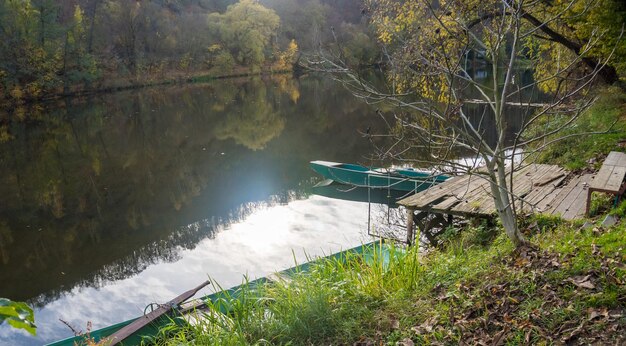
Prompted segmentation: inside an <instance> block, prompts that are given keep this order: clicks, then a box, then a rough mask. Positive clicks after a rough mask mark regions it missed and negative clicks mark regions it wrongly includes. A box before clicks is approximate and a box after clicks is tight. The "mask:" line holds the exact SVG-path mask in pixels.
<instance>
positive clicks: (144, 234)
mask: <svg viewBox="0 0 626 346" xmlns="http://www.w3.org/2000/svg"><path fill="white" fill-rule="evenodd" d="M26 113H27V114H29V115H28V116H26V117H22V119H24V120H15V121H13V120H12V121H8V119H16V118H15V117H14V116H13V114H0V120H2V119H5V120H7V121H6V123H8V124H9V125H8V131H9V133H10V134H11V136H12V139H10V140H9V141H5V142H3V143H0V167H1V168H0V196H2V203H0V220H2V221H1V222H0V282H3V283H11V284H9V285H7V284H3V285H2V286H1V287H0V296H5V297H10V298H12V299H16V300H29V301H30V302H31V303H33V304H35V305H36V306H43V305H46V304H47V303H49V302H51V301H53V300H56V299H57V298H58V297H59V296H61V295H63V294H64V293H65V292H68V291H70V290H71V289H72V288H74V287H100V286H102V285H105V284H106V283H107V282H110V281H111V280H120V279H123V278H127V277H130V276H133V275H136V274H137V273H139V272H141V271H143V270H144V269H145V268H147V267H148V266H149V265H151V264H153V263H156V262H158V261H175V260H177V258H178V257H177V256H178V253H179V251H180V249H192V248H194V246H195V245H196V244H197V243H198V242H199V241H200V240H202V239H205V238H207V237H208V238H211V237H212V236H213V235H214V234H215V232H218V231H220V230H222V229H224V228H225V227H228V225H229V224H230V223H232V222H235V221H237V220H241V219H242V218H245V217H246V216H247V215H249V214H250V213H252V212H253V211H254V210H255V208H258V207H260V206H267V205H272V204H275V203H287V202H289V201H291V200H294V199H301V198H305V196H306V194H307V192H306V189H307V188H308V187H310V186H311V185H312V182H313V181H312V179H311V177H312V176H313V173H312V172H311V171H310V170H309V168H308V161H310V160H313V159H319V158H324V159H328V160H337V161H347V162H358V161H362V160H363V157H364V155H366V154H367V153H369V152H370V150H371V144H370V142H369V139H366V138H363V137H361V136H360V135H359V134H358V133H357V130H361V131H363V130H364V129H365V128H367V127H372V128H375V129H376V128H379V129H380V130H381V131H384V128H383V125H382V123H381V119H379V118H378V117H377V116H373V111H372V110H371V109H370V108H368V107H367V106H364V105H363V104H361V103H360V102H358V101H357V100H355V99H354V98H353V97H351V96H350V95H349V94H348V93H347V92H346V91H345V90H343V89H342V88H341V87H340V86H338V85H336V84H335V83H334V82H332V81H330V80H327V79H318V78H304V79H301V80H293V79H290V78H287V77H286V76H280V77H279V78H278V79H277V80H271V79H253V80H250V79H245V80H228V81H216V82H214V83H206V84H195V85H185V86H175V87H163V88H150V89H145V90H140V91H127V92H119V93H115V94H110V95H101V96H98V97H91V98H86V99H72V100H69V99H68V100H67V101H64V102H62V103H60V104H56V105H47V106H45V107H43V108H42V107H40V106H38V107H33V108H32V109H29V110H28V111H26ZM368 114H370V115H372V116H368Z"/></svg>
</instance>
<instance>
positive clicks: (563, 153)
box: [538, 87, 626, 170]
mask: <svg viewBox="0 0 626 346" xmlns="http://www.w3.org/2000/svg"><path fill="white" fill-rule="evenodd" d="M611 124H614V125H613V127H612V128H610V131H609V132H608V133H606V134H600V135H598V134H595V135H585V136H574V137H570V138H568V139H566V140H563V141H559V142H556V143H554V144H553V145H550V146H549V147H547V148H546V149H545V150H543V151H542V152H541V153H540V154H539V156H538V161H539V162H541V163H551V164H558V165H561V166H564V167H566V168H568V169H571V170H577V169H582V168H584V167H586V166H587V161H588V160H589V159H591V158H595V157H598V156H599V155H606V154H608V153H609V152H610V151H612V150H618V151H624V148H622V147H620V146H619V145H618V143H619V142H620V141H621V140H624V139H625V138H626V94H625V93H624V92H623V91H622V90H621V89H619V88H617V87H612V88H607V89H606V90H603V91H602V92H601V93H600V95H599V98H598V100H597V101H596V102H595V104H594V105H593V106H591V107H590V108H589V109H588V110H587V111H586V112H584V113H583V114H582V115H581V116H580V117H579V118H578V119H577V120H576V123H575V126H574V127H573V128H570V129H567V130H566V131H564V133H563V134H574V133H581V132H592V131H598V132H601V131H606V130H608V129H609V125H611Z"/></svg>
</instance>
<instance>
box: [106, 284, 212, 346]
mask: <svg viewBox="0 0 626 346" xmlns="http://www.w3.org/2000/svg"><path fill="white" fill-rule="evenodd" d="M209 283H210V281H205V282H203V283H201V284H200V285H198V286H197V287H195V288H193V289H190V290H189V291H187V292H185V293H183V294H181V295H179V296H178V297H176V298H174V299H172V300H170V301H169V302H167V303H165V304H163V305H161V306H160V307H159V308H158V309H156V310H154V311H152V312H150V313H148V314H145V315H143V316H141V317H139V318H138V319H136V320H135V321H133V322H132V323H131V324H129V325H127V326H125V327H123V328H122V329H120V330H118V331H117V332H115V333H113V335H111V336H109V337H108V338H107V342H108V343H107V345H111V346H114V345H118V344H119V343H120V342H122V341H124V339H126V338H128V337H129V336H131V335H133V334H134V333H136V332H137V331H139V330H140V329H141V328H143V327H145V326H147V325H148V324H150V323H151V322H152V321H154V320H156V319H157V318H159V317H161V316H163V315H165V314H167V313H169V312H170V311H172V310H173V309H174V308H176V307H177V306H178V305H179V304H180V303H182V302H184V301H186V300H187V299H189V298H191V297H193V296H194V295H195V294H196V293H198V291H199V290H200V289H202V288H203V287H204V286H206V285H208V284H209Z"/></svg>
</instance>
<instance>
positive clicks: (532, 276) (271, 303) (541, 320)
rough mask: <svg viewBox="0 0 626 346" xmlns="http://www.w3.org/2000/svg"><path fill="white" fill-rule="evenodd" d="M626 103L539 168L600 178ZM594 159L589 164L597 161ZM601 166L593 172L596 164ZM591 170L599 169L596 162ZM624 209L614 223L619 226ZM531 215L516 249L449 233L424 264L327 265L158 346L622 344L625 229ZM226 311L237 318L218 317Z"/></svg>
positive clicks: (589, 115) (607, 105)
mask: <svg viewBox="0 0 626 346" xmlns="http://www.w3.org/2000/svg"><path fill="white" fill-rule="evenodd" d="M625 104H626V97H625V96H624V94H622V93H619V92H616V91H615V90H608V91H607V92H605V93H603V94H602V96H601V97H600V99H599V101H598V103H596V105H595V106H593V107H592V108H590V109H589V110H588V111H587V112H586V113H585V114H584V115H583V116H582V117H581V118H580V119H579V121H578V127H579V128H584V129H586V130H588V131H600V130H604V129H606V125H607V124H613V125H612V127H611V129H610V131H609V133H607V134H604V135H595V136H577V137H572V138H570V139H568V140H567V141H566V142H565V143H559V144H557V145H554V146H552V147H550V148H548V149H547V150H546V151H545V152H544V153H543V154H542V155H541V156H540V157H539V159H540V160H541V161H542V162H549V163H556V164H561V165H565V166H567V167H568V168H570V169H584V168H593V166H597V163H598V162H601V160H602V158H603V156H604V155H606V154H607V153H608V152H609V151H611V150H623V147H622V140H623V139H624V138H626V107H625ZM590 159H592V160H591V161H589V160H590ZM593 159H596V161H595V162H596V163H594V162H593ZM590 162H591V163H590ZM625 212H626V203H622V204H621V205H619V206H618V207H617V208H613V209H612V210H611V211H610V213H612V214H614V215H616V216H618V218H623V217H624V215H625ZM600 220H601V218H598V219H595V221H594V220H591V221H592V223H593V222H595V224H594V225H593V226H591V227H589V226H588V225H587V226H586V227H583V221H578V222H573V223H572V222H566V221H563V220H561V219H559V218H546V217H541V216H535V217H532V218H530V219H528V220H525V221H524V223H523V225H522V229H523V231H524V233H525V235H526V237H527V238H528V239H529V240H530V242H531V243H532V244H533V245H532V247H523V248H518V249H515V248H514V247H513V245H512V244H511V242H510V241H509V240H508V239H507V237H506V236H505V235H504V233H503V231H502V230H501V228H500V227H499V226H496V227H491V228H488V227H483V226H478V227H469V228H468V229H464V230H462V232H461V231H459V230H456V231H453V232H447V235H448V236H446V237H445V238H444V244H443V245H442V246H441V247H440V248H437V249H431V250H429V251H428V252H427V253H420V251H423V250H420V249H419V248H417V247H412V248H409V249H396V250H394V251H395V254H392V255H391V256H390V259H389V261H387V262H385V261H382V260H381V261H373V262H367V261H364V260H363V259H362V258H360V257H358V256H354V257H350V258H348V260H347V261H345V262H344V261H332V260H331V261H324V262H322V263H319V264H316V265H314V266H313V267H312V269H311V270H310V271H309V272H307V274H306V275H297V276H295V277H294V278H293V279H292V280H289V281H279V282H276V283H273V284H271V285H267V286H264V287H263V288H261V289H260V290H258V291H255V292H245V294H244V295H243V298H239V299H225V300H223V301H220V302H218V303H216V304H213V305H212V306H211V311H214V312H209V313H205V314H203V315H202V316H203V319H201V320H200V322H199V323H197V324H195V325H193V326H186V327H174V326H172V327H170V328H165V329H163V331H162V335H161V336H160V337H159V338H158V339H156V340H154V341H155V342H156V343H157V344H161V345H174V344H176V345H178V344H187V343H194V344H203V345H204V344H206V345H246V344H248V345H362V346H365V345H405V346H406V345H416V344H433V345H441V344H446V345H447V344H450V345H454V344H490V345H503V344H506V345H519V344H624V343H626V333H624V330H625V328H626V265H625V264H624V263H626V220H624V221H621V222H619V223H617V224H616V225H614V226H611V227H603V226H601V225H600ZM224 306H228V307H229V310H230V311H232V312H231V313H230V314H228V315H227V316H225V315H223V314H220V313H218V311H220V310H222V309H223V307H224Z"/></svg>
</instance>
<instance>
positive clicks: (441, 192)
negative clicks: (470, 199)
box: [398, 175, 476, 208]
mask: <svg viewBox="0 0 626 346" xmlns="http://www.w3.org/2000/svg"><path fill="white" fill-rule="evenodd" d="M471 177H473V176H471V175H464V176H459V177H455V178H452V179H450V180H446V181H445V182H443V183H441V184H438V185H435V186H433V187H431V188H430V189H427V190H424V191H422V192H418V193H416V194H415V195H413V196H410V197H407V198H405V199H403V200H400V201H399V202H398V204H400V205H403V206H407V207H415V208H423V207H425V206H427V205H429V204H431V203H433V202H435V201H438V200H440V199H442V198H445V197H447V196H448V195H450V194H452V193H454V191H456V190H458V189H460V188H463V187H464V186H467V184H468V183H469V180H470V178H471ZM474 179H476V178H474Z"/></svg>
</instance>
